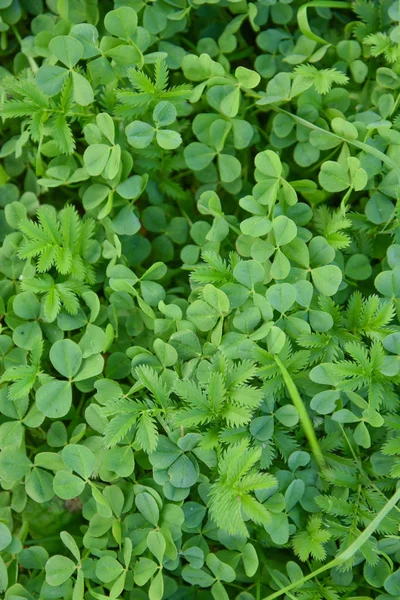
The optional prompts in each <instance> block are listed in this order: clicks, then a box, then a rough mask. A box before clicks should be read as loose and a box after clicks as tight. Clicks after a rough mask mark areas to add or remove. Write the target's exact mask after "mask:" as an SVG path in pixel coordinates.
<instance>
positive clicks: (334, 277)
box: [311, 265, 342, 296]
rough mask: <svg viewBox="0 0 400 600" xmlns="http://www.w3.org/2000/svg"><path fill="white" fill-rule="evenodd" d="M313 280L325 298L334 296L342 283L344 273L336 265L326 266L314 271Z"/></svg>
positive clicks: (312, 273)
mask: <svg viewBox="0 0 400 600" xmlns="http://www.w3.org/2000/svg"><path fill="white" fill-rule="evenodd" d="M311 278H312V280H313V284H314V285H315V287H316V288H317V290H318V291H319V292H320V293H321V294H324V296H333V295H334V294H336V292H337V291H338V288H339V285H340V284H341V281H342V272H341V270H340V269H339V267H336V265H326V266H324V267H317V268H316V269H312V271H311Z"/></svg>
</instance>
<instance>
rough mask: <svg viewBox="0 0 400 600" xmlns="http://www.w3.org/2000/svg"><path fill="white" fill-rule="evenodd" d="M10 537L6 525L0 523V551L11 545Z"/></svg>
mask: <svg viewBox="0 0 400 600" xmlns="http://www.w3.org/2000/svg"><path fill="white" fill-rule="evenodd" d="M11 540H12V535H11V532H10V530H9V529H8V527H7V525H5V524H4V523H0V550H4V549H5V548H7V546H8V545H9V544H11Z"/></svg>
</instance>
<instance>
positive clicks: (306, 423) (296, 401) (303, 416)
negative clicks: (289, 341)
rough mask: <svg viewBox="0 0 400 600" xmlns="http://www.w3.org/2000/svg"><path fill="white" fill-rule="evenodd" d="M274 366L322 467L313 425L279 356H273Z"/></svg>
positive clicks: (322, 458)
mask: <svg viewBox="0 0 400 600" xmlns="http://www.w3.org/2000/svg"><path fill="white" fill-rule="evenodd" d="M275 360H276V364H277V365H278V367H279V368H280V370H281V373H282V377H283V380H284V382H285V385H286V387H287V390H288V392H289V395H290V397H291V399H292V402H293V405H294V406H295V408H296V409H297V412H298V413H299V418H300V423H301V425H302V427H303V431H304V433H305V435H306V437H307V439H308V442H309V444H310V446H311V450H312V453H313V454H314V457H315V460H316V461H317V463H318V465H319V467H323V466H324V464H325V459H324V456H323V454H322V450H321V448H320V445H319V443H318V440H317V436H316V435H315V431H314V427H313V424H312V423H311V419H310V417H309V416H308V412H307V409H306V407H305V405H304V402H303V400H302V399H301V396H300V394H299V391H298V389H297V387H296V384H295V383H294V381H293V379H292V378H291V376H290V373H289V371H288V370H287V369H286V367H285V365H284V364H283V362H282V361H281V359H280V358H279V356H275Z"/></svg>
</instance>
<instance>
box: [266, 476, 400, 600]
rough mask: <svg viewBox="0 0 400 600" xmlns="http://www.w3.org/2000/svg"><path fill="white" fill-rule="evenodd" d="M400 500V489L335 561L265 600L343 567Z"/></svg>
mask: <svg viewBox="0 0 400 600" xmlns="http://www.w3.org/2000/svg"><path fill="white" fill-rule="evenodd" d="M399 500H400V487H399V488H398V489H397V490H396V491H395V493H394V494H393V496H392V497H391V498H389V500H388V501H387V502H386V504H385V506H384V507H383V508H382V510H381V511H380V512H379V513H378V514H377V515H376V517H375V519H373V520H372V521H371V523H370V524H369V525H368V527H366V528H365V529H364V531H363V532H362V533H361V534H360V535H359V536H358V538H357V539H356V540H354V542H353V543H352V544H350V546H349V547H348V548H346V549H345V550H343V552H341V553H340V554H339V555H338V556H337V557H336V558H334V559H333V560H331V561H330V562H328V563H327V564H326V565H323V566H322V567H320V568H319V569H316V570H315V571H313V572H312V573H309V574H308V575H306V576H305V577H303V578H302V579H298V580H297V581H295V582H293V583H291V584H290V585H287V586H286V587H284V588H281V589H280V590H278V591H277V592H274V593H273V594H269V596H266V597H265V598H264V599H263V600H274V599H275V598H279V597H280V596H282V595H283V594H286V593H287V592H290V591H292V590H294V589H296V588H298V587H300V586H302V585H303V583H306V581H309V580H310V579H314V577H317V576H318V575H321V574H322V573H325V571H329V570H330V569H333V568H335V567H338V566H340V565H342V564H343V563H345V562H346V561H348V560H350V559H351V558H352V557H353V556H354V555H355V554H356V552H358V550H359V549H360V548H361V546H362V545H363V544H365V542H367V541H368V540H369V538H370V537H371V535H372V534H373V533H374V532H375V531H376V530H377V529H378V527H379V525H380V524H381V523H382V521H383V519H384V518H385V517H386V516H387V515H388V514H389V513H390V511H391V510H392V509H393V508H394V507H395V506H396V504H397V503H398V502H399Z"/></svg>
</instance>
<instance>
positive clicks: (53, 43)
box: [49, 35, 83, 69]
mask: <svg viewBox="0 0 400 600" xmlns="http://www.w3.org/2000/svg"><path fill="white" fill-rule="evenodd" d="M49 50H50V52H51V53H52V54H54V55H55V56H56V57H57V58H58V60H59V61H60V62H62V63H64V65H65V66H66V67H68V68H69V69H71V68H72V67H74V66H75V65H76V63H77V62H78V61H79V60H80V59H81V58H82V56H83V46H82V44H81V43H80V42H79V41H78V40H77V39H76V38H74V37H72V36H69V35H58V36H57V37H54V38H52V39H51V40H50V43H49Z"/></svg>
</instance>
